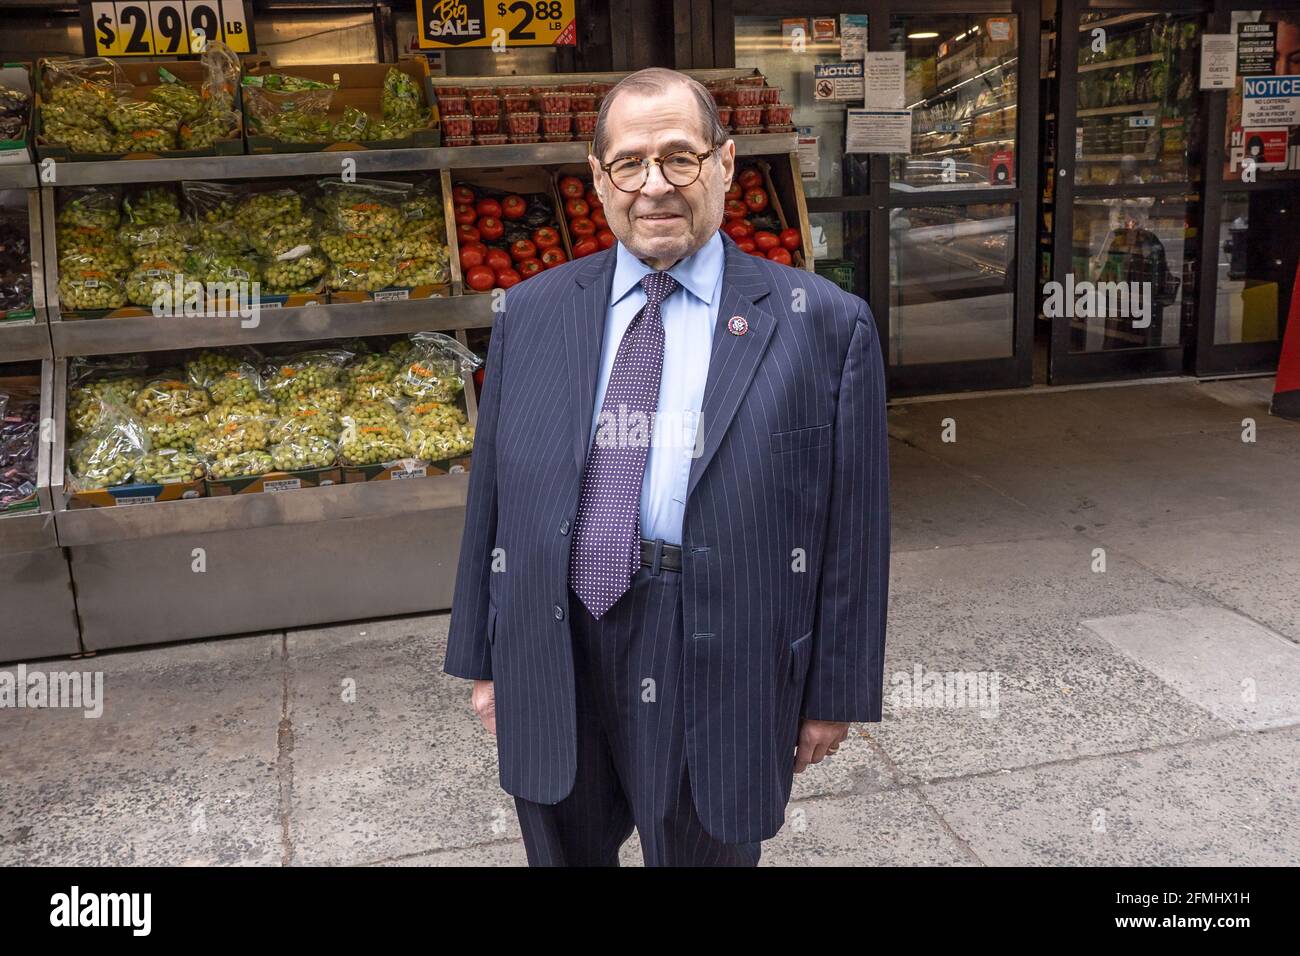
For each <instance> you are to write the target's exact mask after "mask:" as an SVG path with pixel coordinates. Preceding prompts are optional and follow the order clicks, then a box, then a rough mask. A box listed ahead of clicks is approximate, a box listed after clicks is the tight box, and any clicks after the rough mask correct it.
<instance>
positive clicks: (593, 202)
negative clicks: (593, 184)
mask: <svg viewBox="0 0 1300 956" xmlns="http://www.w3.org/2000/svg"><path fill="white" fill-rule="evenodd" d="M582 198H583V199H585V200H587V205H588V206H590V207H591V208H592V209H599V208H600V207H601V206H603V205H604V203H602V202H601V201H600V197H599V196H598V195H596V190H594V189H588V190H587V195H585V196H583V197H582Z"/></svg>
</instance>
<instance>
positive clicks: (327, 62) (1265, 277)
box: [0, 0, 1300, 660]
mask: <svg viewBox="0 0 1300 956" xmlns="http://www.w3.org/2000/svg"><path fill="white" fill-rule="evenodd" d="M429 7H431V5H429V4H425V3H423V2H421V3H417V2H415V0H407V2H391V3H369V2H367V3H349V2H331V3H328V4H314V3H302V2H278V0H208V2H190V3H185V4H177V3H167V2H138V3H89V2H87V3H69V2H30V3H23V2H18V3H6V4H3V5H0V25H2V26H3V29H0V62H3V63H5V64H7V65H6V66H5V67H3V69H2V70H0V87H2V88H3V89H0V123H3V124H4V125H3V126H0V403H3V406H4V407H3V408H0V419H3V428H2V429H0V464H2V465H3V470H2V471H0V600H3V603H4V604H5V605H6V607H8V608H10V609H11V617H10V622H11V623H12V624H13V625H14V626H13V627H11V628H10V629H9V631H8V632H7V633H6V634H4V635H2V636H0V660H17V659H22V658H30V657H38V656H50V655H57V654H67V653H73V652H76V651H78V650H98V649H102V648H112V647H120V646H127V645H132V644H139V643H142V642H156V641H165V640H183V639H189V638H195V637H204V636H210V635H216V634H228V633H236V632H241V631H260V630H267V629H272V628H283V627H292V626H299V625H308V624H316V623H322V622H328V621H338V620H346V619H355V618H361V617H377V616H383V615H391V614H397V613H405V612H415V611H422V610H432V609H443V608H446V607H447V605H448V603H449V602H450V597H451V590H452V575H453V571H454V568H455V565H456V558H457V548H458V542H459V531H460V524H461V522H462V521H463V511H464V501H465V491H466V485H467V474H466V472H467V471H468V470H469V469H471V468H472V461H473V455H472V436H473V426H474V423H475V420H476V414H477V412H476V403H477V388H478V387H479V384H480V383H481V377H482V359H483V357H484V356H485V355H486V353H487V344H488V341H489V340H490V336H491V331H492V320H493V315H494V311H493V302H494V297H493V294H494V293H495V291H496V290H498V289H502V288H508V287H509V286H510V285H512V284H515V283H517V282H523V281H528V279H529V278H530V277H531V276H532V275H535V274H537V273H538V272H540V271H542V270H544V269H547V268H554V267H556V266H558V265H561V264H563V263H564V262H566V261H568V260H570V259H572V258H578V257H581V256H584V255H588V254H591V253H592V252H595V251H598V250H599V249H601V248H602V247H604V246H607V245H609V244H610V242H612V238H613V237H612V233H610V232H609V231H608V229H607V228H606V227H605V223H604V220H603V212H602V210H601V209H600V204H599V200H598V198H597V197H595V195H594V193H593V192H592V190H591V184H590V181H589V179H588V173H587V166H586V163H585V154H586V141H587V138H588V137H589V136H590V134H591V129H592V125H593V123H594V120H595V116H596V111H597V109H598V108H599V104H600V101H601V98H602V97H603V96H604V95H605V93H606V92H607V91H608V90H609V88H610V87H611V86H612V85H613V83H615V82H617V80H618V79H619V78H620V77H621V76H623V75H625V74H626V73H627V72H629V71H631V70H635V69H638V68H641V67H644V66H649V65H662V66H674V67H677V68H680V69H686V70H689V71H691V72H692V74H693V75H695V76H696V77H697V78H699V79H700V80H701V82H703V83H704V84H705V85H706V86H707V87H708V88H709V89H710V90H711V91H712V93H713V95H714V97H715V99H716V101H717V102H718V103H719V107H720V112H721V113H722V115H723V118H724V121H725V122H726V123H727V124H728V125H729V126H730V128H731V130H732V133H733V137H734V139H735V142H736V144H737V153H738V157H739V165H740V168H741V170H742V182H743V189H740V190H739V191H738V193H739V194H738V195H737V196H735V197H734V199H735V202H734V205H733V207H732V208H731V209H730V210H729V222H728V229H729V231H731V232H732V235H733V236H735V237H736V238H737V241H738V242H739V243H741V244H742V246H743V247H744V248H747V249H749V248H750V247H751V246H752V251H753V252H755V254H762V255H765V256H767V257H769V258H772V259H775V260H777V261H783V262H785V261H788V262H789V263H790V264H791V265H793V266H796V267H802V268H809V269H815V270H816V271H817V272H819V273H821V274H822V275H824V276H826V277H827V278H829V279H831V280H832V281H835V282H837V283H839V284H840V285H842V286H843V287H845V288H846V289H849V290H851V291H853V292H855V293H856V294H858V295H860V296H862V297H863V298H864V299H866V300H867V301H868V302H869V303H870V304H871V307H872V311H873V313H874V316H875V319H876V321H877V323H878V325H879V328H880V332H881V341H882V343H884V345H885V350H886V354H885V358H886V362H887V367H888V372H889V377H890V383H889V385H890V394H891V396H892V397H896V398H897V397H902V396H907V395H914V394H919V393H940V392H951V391H962V390H973V389H995V388H1009V387H1010V388H1015V387H1026V386H1030V385H1033V384H1046V385H1059V384H1068V383H1077V382H1087V381H1099V380H1107V379H1125V378H1129V379H1131V378H1138V377H1147V376H1160V375H1203V376H1204V375H1222V374H1235V373H1263V372H1268V371H1269V370H1271V369H1273V368H1274V367H1275V366H1276V363H1277V360H1278V353H1279V343H1280V340H1281V337H1282V334H1283V332H1284V329H1285V318H1286V316H1287V314H1288V310H1290V309H1291V307H1292V298H1293V295H1294V286H1295V275H1296V269H1297V256H1298V255H1300V241H1297V238H1296V237H1297V234H1298V233H1300V229H1297V225H1298V222H1300V215H1298V213H1297V209H1300V202H1298V201H1300V142H1298V137H1297V132H1298V131H1300V95H1293V92H1292V87H1291V86H1290V83H1291V82H1292V81H1290V80H1288V78H1289V77H1294V76H1297V75H1300V14H1297V13H1296V12H1295V11H1294V9H1291V10H1287V9H1285V8H1283V7H1281V6H1272V7H1270V6H1268V5H1266V4H1252V5H1251V6H1250V7H1249V8H1247V7H1245V6H1241V7H1234V6H1232V5H1230V4H1225V3H1217V4H1214V5H1210V4H1200V5H1197V4H1195V3H1179V4H1173V3H1163V2H1161V3H1154V2H1153V3H1147V4H1144V5H1142V6H1140V7H1137V6H1132V5H1126V4H1123V3H1107V4H1104V5H1102V4H1096V3H1093V4H1086V3H1079V2H1061V3H1059V5H1058V4H1055V3H1042V2H1040V0H996V2H982V0H981V2H971V3H967V2H919V0H918V2H911V3H903V2H898V3H890V2H873V3H863V4H845V5H844V6H843V7H842V8H840V9H838V10H829V11H827V10H823V9H819V8H817V7H815V6H814V5H811V4H805V3H802V2H800V0H781V2H769V0H747V2H745V3H743V4H741V3H736V2H734V0H677V2H675V3H672V4H665V3H661V2H650V0H629V2H625V3H621V4H611V3H603V2H596V0H576V2H575V0H562V2H554V3H549V2H548V3H545V4H542V3H537V4H512V5H510V6H508V7H507V6H506V5H504V4H503V5H501V6H500V7H489V6H487V5H483V4H478V5H475V4H472V3H466V4H459V5H456V11H457V12H456V13H455V15H454V16H451V17H450V18H449V19H447V20H438V21H435V20H432V19H430V18H429V17H428V16H427V15H419V14H418V11H420V10H424V9H426V8H429ZM480 8H482V9H480ZM200 31H201V32H200ZM209 40H211V41H212V42H211V43H209V42H208V41H209ZM218 40H219V42H218ZM494 43H495V44H496V46H495V48H494V46H493V44H494ZM1207 44H1209V45H1208V46H1207ZM191 50H192V51H193V52H190V51H191ZM89 55H98V56H101V57H103V59H99V60H96V61H94V62H89V63H87V62H75V61H77V60H80V59H81V58H84V57H87V56H89ZM254 281H256V283H257V286H256V291H255V292H252V291H251V290H252V288H253V282H254ZM191 285H192V286H193V288H194V289H197V291H196V292H194V293H193V295H191V292H190V290H191ZM160 288H161V289H162V290H163V291H162V292H159V289H160ZM160 306H161V307H160ZM407 479H418V480H407ZM140 593H148V594H150V596H151V598H150V600H149V601H148V602H140V601H137V600H136V596H137V595H138V594H140ZM232 596H236V599H234V600H232ZM128 612H129V613H128Z"/></svg>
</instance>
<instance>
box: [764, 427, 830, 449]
mask: <svg viewBox="0 0 1300 956" xmlns="http://www.w3.org/2000/svg"><path fill="white" fill-rule="evenodd" d="M830 440H831V426H830V424H829V423H828V424H826V425H809V426H808V427H807V428H792V429H790V430H789V431H784V432H772V452H773V454H781V453H783V452H789V451H806V450H807V449H809V448H820V447H821V446H822V445H825V444H827V443H828V442H829V441H830Z"/></svg>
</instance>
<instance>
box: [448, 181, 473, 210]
mask: <svg viewBox="0 0 1300 956" xmlns="http://www.w3.org/2000/svg"><path fill="white" fill-rule="evenodd" d="M451 201H452V202H453V203H456V204H457V205H460V204H461V203H464V204H465V205H467V206H472V205H473V204H474V190H472V189H470V188H469V187H468V186H466V185H464V184H463V183H462V184H461V185H459V186H453V187H451Z"/></svg>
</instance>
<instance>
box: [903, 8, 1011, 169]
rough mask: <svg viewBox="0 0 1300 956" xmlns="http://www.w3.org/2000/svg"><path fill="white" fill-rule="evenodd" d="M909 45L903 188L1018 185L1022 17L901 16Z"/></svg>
mask: <svg viewBox="0 0 1300 956" xmlns="http://www.w3.org/2000/svg"><path fill="white" fill-rule="evenodd" d="M890 26H891V28H892V34H893V35H894V37H895V40H894V49H901V50H904V51H905V52H906V54H907V58H906V60H905V70H906V77H905V84H906V85H905V96H904V105H906V106H908V107H910V108H911V110H912V152H911V153H910V154H909V155H907V156H902V155H895V156H892V157H891V161H890V179H891V181H892V183H893V188H894V189H897V190H904V191H908V190H915V189H935V190H940V189H961V188H971V187H981V188H982V187H985V186H1012V185H1014V184H1015V173H1016V168H1015V167H1016V163H1015V154H1016V103H1017V96H1016V67H1017V64H1018V62H1019V57H1018V56H1017V53H1016V51H1017V41H1018V37H1017V32H1016V18H1015V17H1012V16H1005V15H1003V16H990V15H981V14H961V15H935V14H924V15H922V14H917V15H905V16H895V17H892V18H891V20H890Z"/></svg>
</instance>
